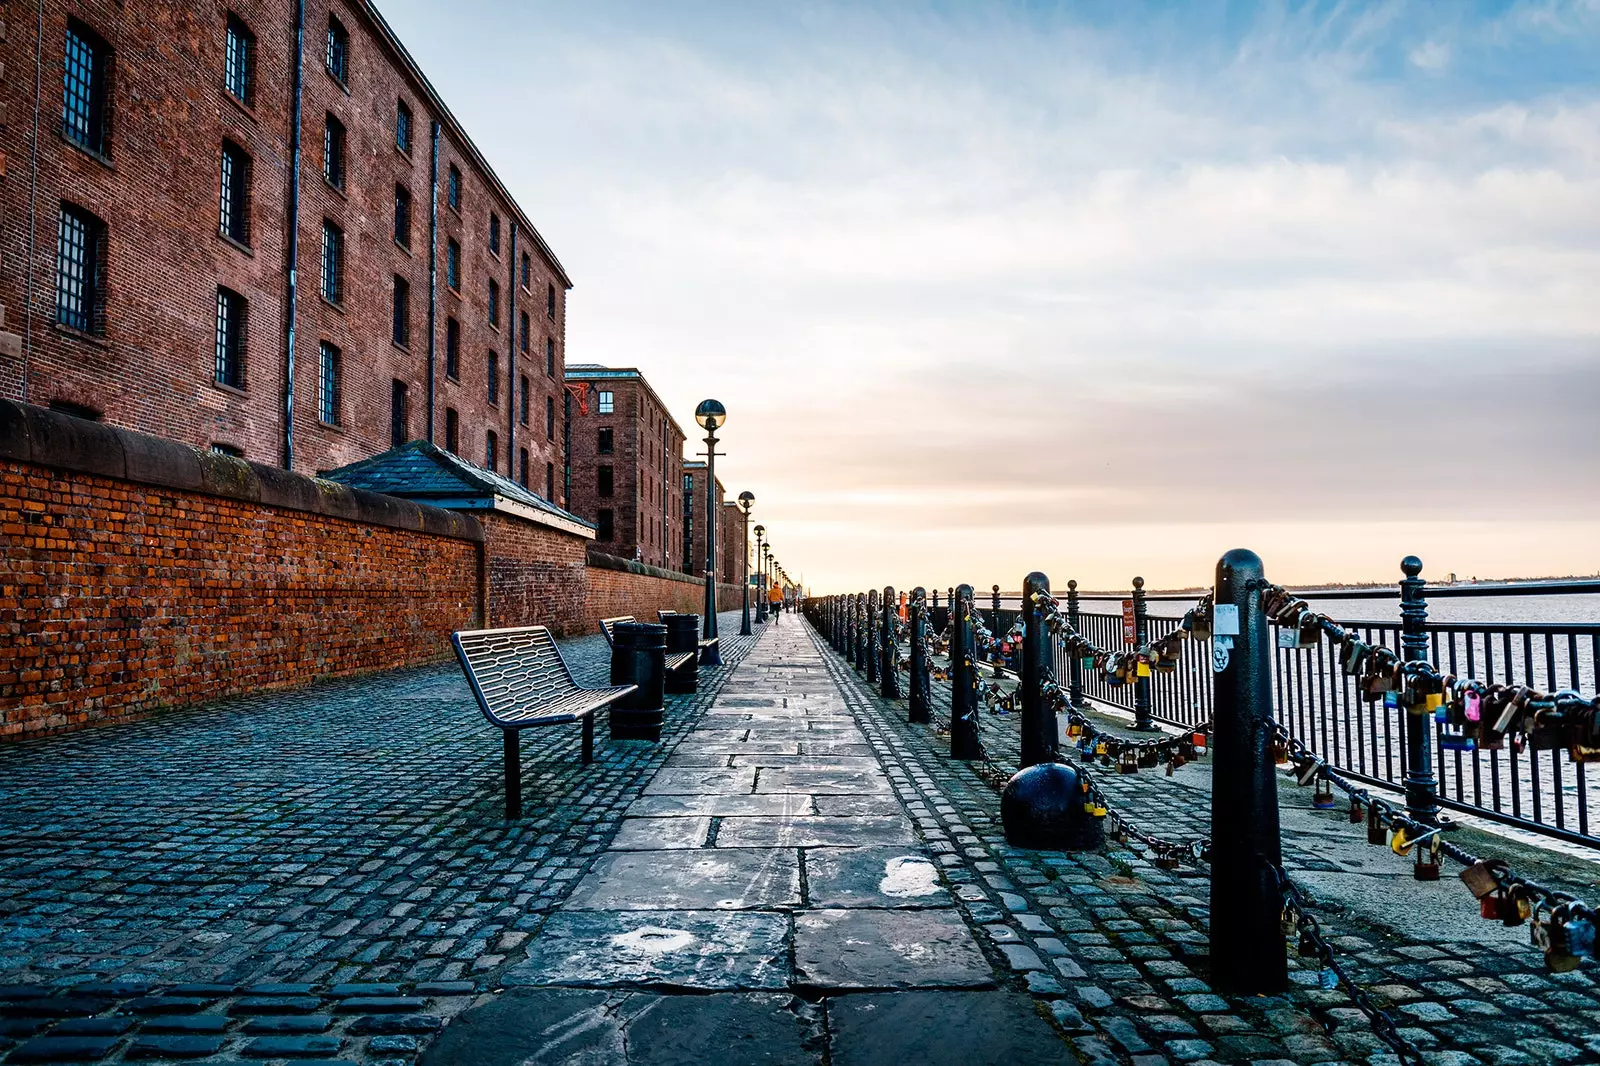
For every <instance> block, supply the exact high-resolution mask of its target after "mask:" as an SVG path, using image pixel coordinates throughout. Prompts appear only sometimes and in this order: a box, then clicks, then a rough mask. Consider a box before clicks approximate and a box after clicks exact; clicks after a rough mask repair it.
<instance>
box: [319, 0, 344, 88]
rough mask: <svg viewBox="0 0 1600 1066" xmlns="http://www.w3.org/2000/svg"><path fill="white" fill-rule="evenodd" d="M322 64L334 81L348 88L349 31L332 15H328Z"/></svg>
mask: <svg viewBox="0 0 1600 1066" xmlns="http://www.w3.org/2000/svg"><path fill="white" fill-rule="evenodd" d="M323 65H324V66H325V67H326V68H327V71H328V74H329V76H330V77H332V78H333V80H334V81H336V82H338V83H339V84H340V85H342V86H343V87H344V88H345V89H349V88H350V31H349V30H347V29H345V28H344V23H342V22H340V21H339V20H338V19H337V18H335V17H334V16H332V15H329V16H328V48H327V52H326V53H325V54H324V56H323Z"/></svg>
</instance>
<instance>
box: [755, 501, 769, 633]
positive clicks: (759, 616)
mask: <svg viewBox="0 0 1600 1066" xmlns="http://www.w3.org/2000/svg"><path fill="white" fill-rule="evenodd" d="M766 532H767V527H766V526H763V525H760V524H759V523H758V524H757V525H756V585H757V586H758V587H759V588H760V589H761V591H760V592H758V593H756V621H757V622H760V623H761V624H762V625H765V624H766V622H767V582H766V579H765V578H764V577H763V576H762V573H763V571H762V569H761V551H762V547H761V538H762V537H763V536H765V535H766Z"/></svg>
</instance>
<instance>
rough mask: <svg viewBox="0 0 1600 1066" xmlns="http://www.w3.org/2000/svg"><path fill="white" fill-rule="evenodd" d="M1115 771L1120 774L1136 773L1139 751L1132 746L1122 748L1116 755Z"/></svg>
mask: <svg viewBox="0 0 1600 1066" xmlns="http://www.w3.org/2000/svg"><path fill="white" fill-rule="evenodd" d="M1117 772H1118V773H1122V774H1136V773H1138V772H1139V753H1138V752H1137V751H1135V750H1134V749H1133V748H1124V749H1123V751H1122V753H1121V754H1120V755H1118V756H1117Z"/></svg>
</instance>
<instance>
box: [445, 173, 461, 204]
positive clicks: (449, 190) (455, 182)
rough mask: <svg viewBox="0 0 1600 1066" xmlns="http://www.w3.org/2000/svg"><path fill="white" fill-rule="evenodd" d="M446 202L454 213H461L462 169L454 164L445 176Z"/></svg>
mask: <svg viewBox="0 0 1600 1066" xmlns="http://www.w3.org/2000/svg"><path fill="white" fill-rule="evenodd" d="M444 200H445V203H446V204H448V205H449V207H450V209H451V210H452V211H454V212H456V213H457V214H460V213H461V168H460V167H458V166H456V165H455V164H454V163H451V164H450V170H449V171H448V172H447V173H446V175H445V186H444Z"/></svg>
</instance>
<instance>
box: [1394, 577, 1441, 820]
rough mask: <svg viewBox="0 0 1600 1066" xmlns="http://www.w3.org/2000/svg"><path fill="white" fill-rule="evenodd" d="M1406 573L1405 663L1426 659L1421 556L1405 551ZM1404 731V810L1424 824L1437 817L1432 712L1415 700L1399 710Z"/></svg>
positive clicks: (1402, 600)
mask: <svg viewBox="0 0 1600 1066" xmlns="http://www.w3.org/2000/svg"><path fill="white" fill-rule="evenodd" d="M1400 570H1401V572H1402V573H1404V574H1405V575H1406V576H1405V578H1404V579H1402V580H1401V582H1400V654H1401V657H1402V658H1403V659H1404V660H1405V661H1406V662H1408V663H1420V662H1427V660H1428V601H1427V600H1425V599H1423V598H1422V593H1423V590H1424V589H1425V588H1426V587H1427V584H1428V583H1427V581H1425V580H1424V579H1423V578H1422V576H1421V575H1422V560H1421V559H1418V558H1417V557H1416V556H1415V555H1408V556H1406V557H1405V558H1404V559H1402V560H1400ZM1401 718H1402V719H1403V721H1402V722H1401V726H1402V728H1404V729H1405V731H1406V776H1405V783H1406V812H1407V813H1408V814H1410V815H1411V817H1412V818H1414V819H1416V820H1417V821H1419V822H1421V823H1423V824H1424V825H1437V824H1438V821H1439V782H1438V781H1437V780H1436V779H1435V778H1434V776H1433V715H1432V713H1430V711H1429V709H1428V706H1427V704H1426V702H1424V701H1420V700H1419V701H1418V702H1417V703H1416V704H1415V705H1414V706H1411V707H1406V708H1404V709H1403V712H1402V714H1401Z"/></svg>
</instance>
